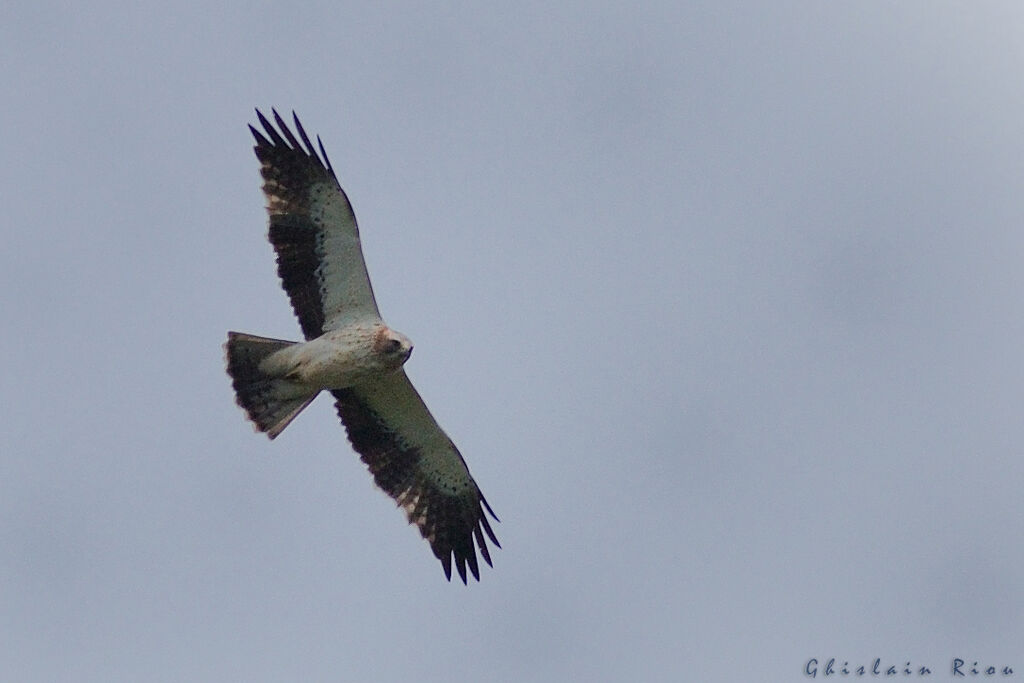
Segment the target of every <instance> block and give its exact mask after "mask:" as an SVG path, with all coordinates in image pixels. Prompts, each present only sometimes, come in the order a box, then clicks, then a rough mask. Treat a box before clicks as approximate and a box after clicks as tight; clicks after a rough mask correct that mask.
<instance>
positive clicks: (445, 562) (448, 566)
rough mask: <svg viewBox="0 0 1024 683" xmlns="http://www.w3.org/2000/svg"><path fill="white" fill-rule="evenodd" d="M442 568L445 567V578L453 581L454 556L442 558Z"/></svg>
mask: <svg viewBox="0 0 1024 683" xmlns="http://www.w3.org/2000/svg"><path fill="white" fill-rule="evenodd" d="M441 566H442V567H444V576H445V578H446V579H448V580H449V581H451V580H452V556H451V555H445V556H444V557H442V558H441Z"/></svg>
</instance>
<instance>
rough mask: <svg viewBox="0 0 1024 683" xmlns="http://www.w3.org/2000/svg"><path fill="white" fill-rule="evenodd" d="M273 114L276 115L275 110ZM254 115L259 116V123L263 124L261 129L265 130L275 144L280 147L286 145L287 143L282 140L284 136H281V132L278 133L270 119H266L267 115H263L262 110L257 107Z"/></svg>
mask: <svg viewBox="0 0 1024 683" xmlns="http://www.w3.org/2000/svg"><path fill="white" fill-rule="evenodd" d="M271 111H274V110H273V109H271ZM274 114H275V115H276V114H277V112H274ZM256 116H258V117H259V119H260V123H262V124H263V129H264V130H266V131H267V134H268V135H269V136H270V139H271V140H273V141H274V144H275V145H280V146H281V147H287V146H288V143H286V142H285V141H284V138H282V137H281V134H280V133H278V132H277V131H276V130H275V129H274V124H272V123H271V122H270V121H268V120H267V117H266V116H264V115H263V112H261V111H260V110H259V109H257V110H256Z"/></svg>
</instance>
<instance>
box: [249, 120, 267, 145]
mask: <svg viewBox="0 0 1024 683" xmlns="http://www.w3.org/2000/svg"><path fill="white" fill-rule="evenodd" d="M249 130H250V131H251V132H252V136H253V137H254V138H256V144H257V145H258V146H261V147H264V146H268V145H270V140H268V139H266V138H265V137H263V133H261V132H259V131H258V130H256V129H255V128H253V127H252V124H249Z"/></svg>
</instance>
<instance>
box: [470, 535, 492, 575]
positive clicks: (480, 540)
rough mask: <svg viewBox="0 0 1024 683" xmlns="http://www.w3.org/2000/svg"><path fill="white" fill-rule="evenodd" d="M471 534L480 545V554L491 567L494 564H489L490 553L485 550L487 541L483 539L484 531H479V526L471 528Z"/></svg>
mask: <svg viewBox="0 0 1024 683" xmlns="http://www.w3.org/2000/svg"><path fill="white" fill-rule="evenodd" d="M473 536H475V537H476V544H477V546H479V547H480V554H481V555H482V556H483V558H484V560H485V561H486V562H487V564H489V565H491V566H492V567H493V566H494V565H493V564H491V553H490V551H489V550H487V541H486V540H484V533H483V532H482V531H480V527H479V526H477V527H476V528H474V529H473Z"/></svg>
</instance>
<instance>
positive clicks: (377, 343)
mask: <svg viewBox="0 0 1024 683" xmlns="http://www.w3.org/2000/svg"><path fill="white" fill-rule="evenodd" d="M373 350H374V352H375V353H377V354H378V355H380V356H381V357H382V358H383V360H384V364H385V365H387V366H388V367H392V368H399V367H401V366H402V364H403V363H405V361H407V360H409V356H410V355H411V354H412V341H410V340H409V338H408V337H406V336H405V335H404V334H402V333H401V332H396V331H395V330H392V329H391V328H390V327H388V326H386V325H382V326H381V327H380V329H378V330H377V334H376V335H374V339H373Z"/></svg>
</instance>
